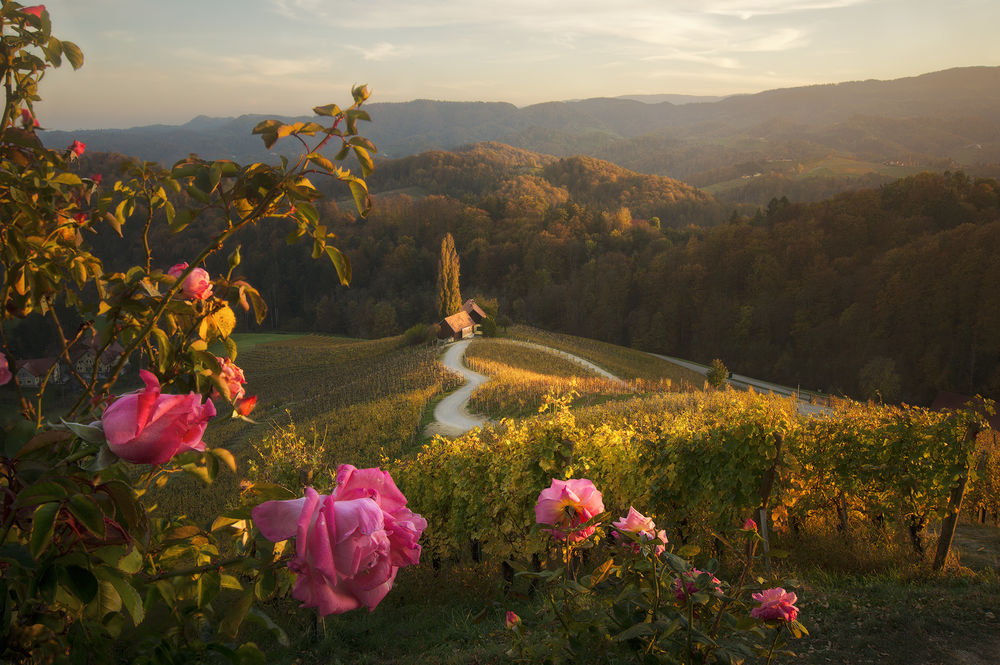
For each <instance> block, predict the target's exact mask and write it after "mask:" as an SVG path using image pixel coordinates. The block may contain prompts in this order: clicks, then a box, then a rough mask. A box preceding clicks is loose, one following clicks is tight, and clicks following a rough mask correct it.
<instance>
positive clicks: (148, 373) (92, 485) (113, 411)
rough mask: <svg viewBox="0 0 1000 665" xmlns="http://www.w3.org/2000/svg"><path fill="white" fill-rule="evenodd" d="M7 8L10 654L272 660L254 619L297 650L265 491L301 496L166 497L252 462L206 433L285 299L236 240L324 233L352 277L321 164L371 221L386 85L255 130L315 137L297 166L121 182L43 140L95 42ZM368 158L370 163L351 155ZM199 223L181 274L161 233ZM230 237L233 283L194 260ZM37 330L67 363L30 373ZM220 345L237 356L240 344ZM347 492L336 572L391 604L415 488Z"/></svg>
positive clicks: (409, 544)
mask: <svg viewBox="0 0 1000 665" xmlns="http://www.w3.org/2000/svg"><path fill="white" fill-rule="evenodd" d="M0 14H2V20H0V50H2V51H3V53H4V54H5V57H3V58H0V77H2V78H3V79H4V80H5V81H6V82H7V85H6V87H5V94H4V107H3V113H2V119H0V265H2V267H3V270H0V273H2V280H3V281H2V284H0V360H2V362H0V382H2V380H6V382H7V383H8V384H10V385H7V386H4V388H3V392H4V397H5V400H4V401H5V406H14V405H16V406H14V408H4V409H0V487H2V492H0V550H2V552H0V661H2V662H4V663H57V662H74V663H75V662H102V663H104V662H109V663H110V662H137V663H149V664H152V663H157V664H159V663H163V664H166V663H178V662H223V661H224V662H228V663H231V664H232V665H245V664H246V665H249V664H250V663H260V662H266V660H267V659H266V658H265V657H264V655H263V654H262V653H261V652H260V650H259V649H258V647H257V646H256V645H255V644H254V643H253V642H249V641H246V640H244V639H241V636H240V630H241V626H242V625H243V624H244V621H245V620H246V619H255V620H257V621H258V622H262V623H263V624H264V625H265V626H266V630H267V631H268V633H269V634H270V635H271V636H273V637H274V638H275V639H276V640H277V641H278V642H281V643H286V642H287V636H284V633H283V631H282V630H281V629H280V628H278V627H277V626H276V625H275V624H274V623H273V621H271V619H270V618H269V617H268V616H267V613H266V612H265V610H264V609H262V608H261V607H259V606H255V604H257V603H259V602H261V601H267V600H271V599H273V598H275V597H276V596H278V595H281V594H283V593H285V592H286V591H287V588H286V586H285V582H286V581H289V582H290V577H289V576H287V575H283V574H278V571H279V570H280V569H283V568H284V567H285V564H286V557H285V556H284V555H283V553H282V551H281V549H280V548H277V547H274V546H273V545H271V544H270V543H269V542H268V541H267V540H266V539H265V538H264V537H263V536H262V535H261V534H260V533H259V532H258V531H255V530H254V529H253V527H252V523H251V522H250V519H249V518H250V516H251V505H252V504H254V503H260V502H262V501H267V500H269V499H271V500H280V499H288V498H293V496H292V495H291V493H290V492H289V491H287V490H285V489H284V488H281V487H277V486H273V485H267V484H265V483H249V482H246V483H242V484H241V486H240V488H241V490H242V493H241V495H240V496H239V497H238V498H236V497H234V502H233V505H232V507H231V509H230V510H227V511H226V513H225V514H223V515H220V516H218V517H217V518H215V519H214V521H211V522H201V521H200V520H199V521H195V520H193V519H191V518H189V517H188V516H186V515H184V514H182V512H183V511H171V510H164V508H163V506H162V505H159V502H158V498H159V496H163V494H162V493H164V492H167V493H169V492H174V491H175V489H176V485H174V486H170V487H167V486H168V484H170V483H172V482H173V480H174V479H176V478H178V477H181V476H185V475H186V476H189V477H193V478H196V479H198V480H199V481H201V482H204V483H211V482H212V481H213V480H215V478H216V477H217V475H218V473H219V471H220V469H226V468H227V469H229V470H230V471H232V472H234V473H235V472H236V471H237V465H236V459H235V457H234V456H233V455H232V454H231V453H230V452H229V451H227V450H225V449H224V448H218V447H215V448H207V447H206V446H205V442H204V441H203V435H204V432H205V428H206V425H207V424H208V421H209V419H211V418H212V417H213V416H214V415H215V407H214V406H213V404H212V402H210V401H208V400H209V398H210V396H211V395H212V392H213V390H218V391H219V392H220V393H225V392H229V393H230V395H228V398H229V399H230V401H232V402H233V406H234V407H235V410H234V416H236V417H240V416H245V415H246V414H247V413H249V411H250V409H251V408H252V407H253V404H254V401H255V399H254V398H253V397H248V396H246V395H245V394H244V389H243V381H244V377H243V375H242V372H241V371H240V370H239V368H238V367H236V366H235V365H234V364H232V363H233V361H234V360H235V359H236V357H237V351H238V349H237V343H236V341H235V340H234V339H233V334H232V333H233V331H234V328H235V326H236V323H237V319H236V315H235V311H234V310H235V309H236V308H242V309H243V310H244V311H246V312H249V311H250V309H251V308H252V309H253V317H254V318H255V319H256V321H257V323H258V324H259V323H260V322H262V321H263V320H264V317H265V316H266V315H267V305H266V303H265V302H264V300H263V298H262V297H261V295H260V292H259V291H258V290H257V289H256V288H255V287H253V286H252V285H251V284H249V283H248V282H247V281H246V280H245V279H244V278H243V277H242V276H240V274H239V273H238V272H237V270H238V268H239V265H240V256H239V249H238V247H235V248H234V247H232V244H233V242H232V241H234V240H235V238H236V237H237V236H238V234H240V233H241V232H243V231H245V230H247V229H249V228H251V227H253V226H255V225H260V226H266V227H267V230H266V232H268V233H270V232H273V231H274V230H275V229H274V227H275V226H280V225H286V226H287V225H290V226H291V229H289V231H290V233H289V236H288V237H289V238H290V241H292V242H294V240H296V239H299V238H306V239H309V240H310V242H311V243H312V246H313V256H314V257H317V258H318V257H321V256H325V257H327V258H328V259H329V260H330V262H331V263H332V265H333V267H334V269H335V271H336V274H337V278H338V280H339V281H340V282H341V283H342V284H347V283H348V282H349V280H350V264H349V262H348V261H347V258H346V257H345V256H344V255H343V254H342V253H341V252H340V250H339V249H338V248H337V247H335V245H334V242H335V235H334V234H333V233H331V232H330V231H329V230H328V227H327V225H326V223H324V222H325V220H322V219H321V215H320V211H319V210H318V208H317V206H316V205H314V204H315V203H316V202H317V201H318V200H319V199H320V198H321V194H320V191H319V189H317V188H316V187H315V186H314V185H313V184H312V182H311V181H310V179H311V178H318V179H323V178H329V179H331V180H336V181H339V182H340V183H342V184H344V185H346V187H345V189H349V190H350V193H351V196H352V198H353V200H354V202H355V204H356V207H357V210H358V213H359V214H360V215H361V216H365V215H366V214H367V212H368V209H369V208H370V205H371V202H370V200H369V197H368V194H367V186H366V184H365V181H364V177H367V175H368V174H369V173H370V172H371V167H372V160H371V154H370V153H371V152H372V151H373V150H374V149H375V148H374V146H373V145H372V144H371V142H370V141H368V140H367V139H365V138H363V137H362V136H360V135H359V134H358V130H357V124H358V121H360V120H367V119H368V116H367V114H366V113H365V112H364V111H362V110H361V109H360V106H361V104H363V103H364V102H365V100H367V98H368V91H367V89H366V88H365V87H364V86H357V87H355V88H354V89H353V90H352V91H351V92H352V96H353V103H352V104H351V105H350V106H348V107H346V108H344V109H341V108H340V107H339V106H337V105H335V104H328V105H325V106H317V107H315V108H314V109H313V112H314V114H315V116H316V119H315V121H313V122H296V123H294V124H291V125H288V124H283V123H282V122H280V121H277V120H266V121H264V122H261V123H259V124H258V125H257V126H256V127H255V129H254V133H255V134H257V135H260V136H261V138H262V139H263V142H264V144H265V146H266V147H267V148H268V149H271V148H272V147H273V146H274V144H275V143H276V142H277V141H278V140H280V139H282V138H285V137H289V139H290V140H293V141H296V150H298V148H300V147H305V148H306V149H305V150H304V151H299V153H300V154H299V155H298V157H297V158H293V159H290V160H287V159H284V158H283V160H282V163H281V165H280V166H275V165H270V164H264V163H257V164H251V165H248V166H241V165H239V164H237V163H235V162H232V161H230V160H216V161H206V160H203V159H200V158H199V157H197V156H194V155H192V156H189V157H188V158H187V159H184V160H181V161H179V162H177V163H176V164H174V165H173V166H172V167H170V168H169V169H165V168H164V167H163V166H161V165H159V164H154V163H149V162H132V161H126V162H124V163H123V164H121V168H120V171H119V172H120V174H121V177H120V178H119V179H118V180H117V181H116V182H114V183H113V184H110V185H109V186H106V187H105V186H102V178H101V175H100V174H99V173H92V174H91V175H89V176H84V175H81V174H80V173H79V170H80V169H81V166H82V163H84V162H85V161H86V158H82V157H81V156H82V155H84V153H85V150H86V146H85V145H84V144H83V143H82V142H81V141H73V142H72V143H71V144H70V145H68V146H66V147H65V148H62V149H49V148H46V147H45V145H44V143H43V142H42V140H41V138H40V136H39V134H40V132H42V131H44V127H43V126H42V124H43V123H39V121H38V119H36V117H35V113H34V110H35V105H36V104H37V103H38V102H39V101H40V100H41V96H40V94H39V83H40V82H41V80H42V78H43V76H44V74H45V73H46V72H47V70H48V69H49V68H50V67H56V66H59V64H60V63H61V62H69V63H70V64H71V65H72V66H73V68H74V69H78V68H80V67H81V66H82V65H83V53H82V51H81V50H80V49H79V47H78V46H77V45H76V44H74V43H72V42H69V41H63V40H60V39H58V38H56V37H55V36H54V35H52V33H51V17H50V16H49V13H48V11H47V10H46V9H45V7H44V6H43V5H36V6H33V7H22V6H21V4H20V3H17V2H4V3H3V8H2V12H0ZM324 153H326V154H324ZM352 153H353V154H354V155H355V156H356V157H357V159H358V163H359V165H360V170H361V174H363V175H362V176H359V175H355V174H354V173H353V172H352V171H351V169H350V168H348V167H347V166H346V165H344V164H343V160H344V159H345V158H346V157H347V156H348V155H351V154H352ZM96 161H99V162H100V161H102V158H100V157H98V158H96ZM192 225H194V226H195V227H197V232H196V233H194V234H190V235H189V237H188V238H185V239H180V240H178V241H171V244H172V246H174V247H175V248H181V247H183V248H184V250H185V251H190V250H194V251H193V252H192V253H191V254H188V257H189V261H190V263H182V264H177V265H176V266H174V268H173V274H171V272H170V271H169V270H168V271H167V272H164V271H162V270H157V269H154V267H153V266H155V265H157V263H158V261H157V259H158V257H156V256H154V254H155V253H156V251H157V248H158V246H159V245H158V244H157V242H155V241H154V242H150V240H151V238H163V237H168V236H171V235H173V234H179V233H182V232H184V230H185V229H186V228H188V227H189V226H192ZM123 229H125V231H124V232H123ZM109 232H110V233H109ZM280 233H284V231H280ZM97 234H105V235H106V237H107V238H108V240H109V242H114V240H113V238H114V237H115V236H117V237H119V238H126V237H127V238H129V241H130V242H136V244H137V245H138V244H139V243H141V249H140V250H139V254H138V256H137V264H136V265H132V264H130V262H127V261H122V260H121V259H122V258H123V257H126V256H130V255H132V251H131V249H132V248H114V249H110V248H109V251H108V252H107V258H106V259H102V258H100V257H99V256H97V255H96V254H95V253H93V252H92V250H91V248H90V247H89V245H88V243H87V239H88V238H91V237H93V236H95V235H97ZM111 234H113V235H111ZM192 236H196V237H197V240H195V242H194V243H192V242H191V240H192ZM227 247H228V248H229V249H230V250H231V253H230V254H229V255H228V257H227V259H225V260H226V262H227V263H228V266H229V267H228V271H224V272H221V273H219V274H218V275H217V277H216V278H215V279H214V280H213V279H211V277H210V275H209V273H208V271H207V270H205V269H204V268H200V267H199V268H191V267H189V266H201V265H205V264H206V262H207V263H209V264H212V265H221V261H220V258H221V257H220V256H216V255H217V254H218V253H221V252H223V251H225V250H226V248H227ZM118 249H121V250H122V251H115V250H118ZM217 261H218V262H219V263H214V262H217ZM223 270H225V269H223ZM25 334H32V335H35V334H38V335H39V342H40V341H41V340H43V339H46V340H51V346H52V351H51V352H49V351H48V350H46V353H49V354H50V355H51V356H53V357H54V358H56V359H57V361H56V362H53V363H51V364H50V365H48V367H49V369H48V371H47V372H46V373H44V374H42V375H40V376H33V377H31V381H30V382H27V381H25V382H22V381H20V380H19V378H18V376H17V374H16V373H15V372H14V370H16V368H17V367H18V366H19V363H18V362H16V360H15V359H18V360H20V356H21V354H25V353H27V351H26V350H24V349H23V348H21V347H22V346H23V345H22V344H20V342H21V341H22V340H20V339H15V338H14V335H25ZM28 346H31V345H28ZM210 348H211V349H219V348H222V349H224V351H225V353H224V356H225V357H223V358H221V359H220V357H219V356H216V355H215V353H213V351H210V350H209V349H210ZM78 351H84V353H83V354H78V353H77V352H78ZM217 352H218V351H217ZM87 358H89V359H90V360H87ZM135 367H138V368H147V369H143V370H142V371H141V372H140V373H139V376H140V378H141V380H142V382H143V384H144V386H143V387H142V388H141V389H140V390H138V391H135V392H131V393H127V394H123V395H120V396H118V397H117V398H114V397H113V395H115V394H116V393H120V392H122V391H121V389H120V388H119V386H120V382H121V383H126V384H127V383H130V382H133V381H134V378H133V375H132V374H131V370H130V368H135ZM161 380H162V384H161ZM54 393H55V394H54ZM170 393H172V394H170ZM237 395H238V396H237ZM8 397H9V398H11V399H9V400H8V399H7V398H8ZM109 401H110V404H109ZM105 405H107V406H105ZM53 410H55V411H56V412H57V413H58V414H59V417H58V418H53V417H52V411H53ZM85 423H91V424H85ZM123 460H125V461H128V462H132V463H134V464H136V465H138V466H128V465H126V464H125V463H124V461H123ZM383 484H384V483H383ZM156 493H160V494H159V496H157V494H156ZM182 493H186V489H185V490H184V492H182ZM178 494H180V493H178ZM385 494H387V495H389V494H391V492H389V491H388V489H387V490H386V492H385ZM336 503H337V504H338V506H337V511H336V514H333V515H332V519H333V528H335V529H336V528H338V527H339V529H338V531H337V534H338V537H342V538H341V540H342V542H343V543H345V544H344V545H343V551H342V552H341V553H340V555H339V560H338V566H339V570H340V571H342V572H343V571H346V572H344V573H343V575H342V577H343V576H344V575H346V576H347V577H346V578H345V579H337V580H336V581H335V583H336V584H338V585H342V586H344V587H345V588H348V589H349V591H350V592H351V593H352V594H353V596H352V597H354V598H356V599H357V598H360V599H361V600H358V601H357V602H358V603H359V604H360V603H362V602H364V603H367V604H368V605H369V606H374V604H375V603H376V602H377V600H378V597H379V595H380V594H382V592H383V589H382V588H380V587H385V585H386V581H387V580H388V583H389V585H391V577H392V575H393V574H394V569H395V567H396V563H397V562H399V563H400V565H402V564H403V563H405V562H409V561H414V562H415V561H416V559H417V557H418V556H419V546H418V545H416V538H418V537H419V535H420V534H419V531H420V530H421V528H422V526H423V525H422V523H421V521H420V519H419V518H418V517H417V516H414V515H413V514H412V513H410V512H409V511H407V510H405V507H402V508H400V507H399V506H397V505H395V504H398V503H399V501H395V502H394V501H392V500H389V501H386V502H383V503H385V504H386V505H389V504H393V505H392V506H390V507H388V508H387V510H388V511H389V512H384V511H383V510H382V508H381V507H380V504H379V503H378V502H376V500H375V499H372V498H370V497H369V498H359V499H356V500H346V501H338V502H336ZM403 503H405V500H404V501H403ZM317 520H318V517H317ZM338 520H339V521H340V522H341V523H340V524H339V525H338V524H337V522H338ZM390 524H391V525H392V529H393V531H392V533H390V531H389V528H390V527H389V525H390ZM308 526H309V525H306V527H308ZM316 534H317V535H316V537H319V535H318V534H319V532H316ZM345 534H346V535H345ZM305 540H306V541H308V538H306V539H305ZM347 541H350V542H352V543H355V545H356V546H355V547H353V548H351V547H349V543H347ZM331 552H332V550H331ZM321 567H322V566H315V567H314V568H315V569H316V570H319V569H320V568H321ZM387 570H388V571H389V574H388V576H387V575H386V573H385V571H387ZM320 592H322V589H320ZM310 600H311V601H312V602H313V603H314V604H317V605H318V604H320V603H321V602H322V603H325V602H326V601H325V600H323V599H321V598H312V597H310Z"/></svg>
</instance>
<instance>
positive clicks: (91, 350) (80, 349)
mask: <svg viewBox="0 0 1000 665" xmlns="http://www.w3.org/2000/svg"><path fill="white" fill-rule="evenodd" d="M124 351H125V348H124V347H123V346H122V345H121V344H119V343H118V342H117V341H115V342H112V343H111V345H110V346H109V347H108V348H106V349H105V350H104V352H103V353H101V357H100V358H98V357H97V343H96V341H95V338H94V336H93V335H91V336H90V338H89V339H86V340H80V341H78V342H77V343H76V344H74V345H73V346H71V347H70V349H69V359H70V363H71V364H72V365H73V369H74V370H76V373H77V374H79V375H80V376H81V377H83V378H85V379H89V378H90V377H91V374H92V373H93V371H94V367H95V360H96V361H97V362H96V367H97V376H98V378H101V379H104V378H107V376H108V374H110V373H111V369H112V368H113V367H114V365H115V363H116V362H118V359H119V358H121V355H122V353H123V352H124ZM125 364H126V365H127V364H128V362H127V361H126V363H125Z"/></svg>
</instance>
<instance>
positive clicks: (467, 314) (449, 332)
mask: <svg viewBox="0 0 1000 665" xmlns="http://www.w3.org/2000/svg"><path fill="white" fill-rule="evenodd" d="M485 318H486V312H484V311H483V310H482V309H481V308H480V307H479V305H477V304H476V301H475V300H473V299H471V298H470V299H469V300H466V301H465V302H464V303H462V309H461V310H459V311H458V312H456V313H455V314H452V315H451V316H447V317H445V318H444V319H443V320H442V321H441V323H439V324H438V326H439V330H438V339H442V340H444V339H452V340H454V341H456V342H457V341H459V340H462V339H467V338H469V337H472V336H473V335H475V334H476V333H477V332H479V324H480V323H481V322H482V320H483V319H485Z"/></svg>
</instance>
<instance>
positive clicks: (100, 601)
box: [94, 579, 122, 619]
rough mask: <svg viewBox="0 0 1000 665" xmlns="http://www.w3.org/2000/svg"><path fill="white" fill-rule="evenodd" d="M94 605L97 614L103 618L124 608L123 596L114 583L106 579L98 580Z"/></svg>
mask: <svg viewBox="0 0 1000 665" xmlns="http://www.w3.org/2000/svg"><path fill="white" fill-rule="evenodd" d="M94 607H95V608H96V610H97V615H98V616H99V617H101V618H102V619H103V618H104V617H105V616H107V615H108V614H111V613H113V612H120V611H121V609H122V598H121V596H120V595H118V592H117V591H116V590H115V587H114V585H112V584H111V582H109V581H107V580H105V579H98V581H97V596H96V597H95V598H94Z"/></svg>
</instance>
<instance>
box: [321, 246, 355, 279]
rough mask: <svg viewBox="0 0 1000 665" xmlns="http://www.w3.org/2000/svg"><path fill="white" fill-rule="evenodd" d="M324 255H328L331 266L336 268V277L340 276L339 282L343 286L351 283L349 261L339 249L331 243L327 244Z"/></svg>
mask: <svg viewBox="0 0 1000 665" xmlns="http://www.w3.org/2000/svg"><path fill="white" fill-rule="evenodd" d="M326 255H327V256H328V257H330V261H332V262H333V267H334V268H336V269H337V277H339V278H340V283H341V284H343V285H344V286H349V285H350V284H351V262H350V261H348V260H347V257H346V256H344V254H343V253H342V252H341V251H340V250H339V249H337V248H336V247H334V246H332V245H327V247H326Z"/></svg>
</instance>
